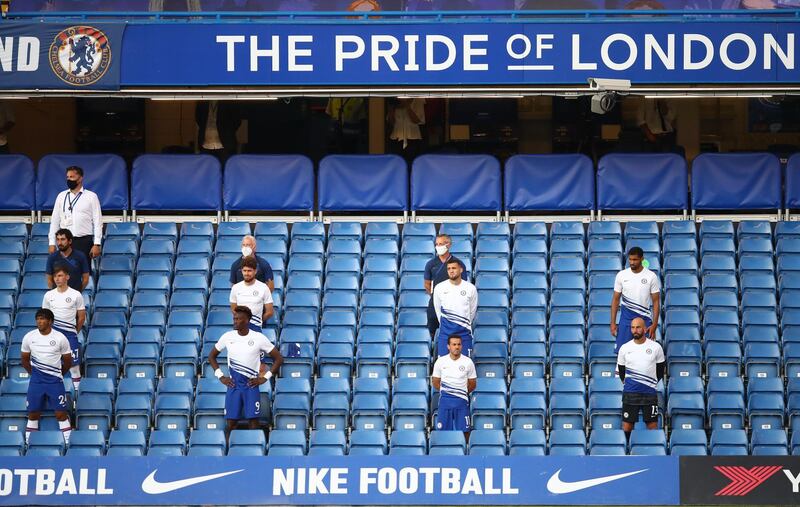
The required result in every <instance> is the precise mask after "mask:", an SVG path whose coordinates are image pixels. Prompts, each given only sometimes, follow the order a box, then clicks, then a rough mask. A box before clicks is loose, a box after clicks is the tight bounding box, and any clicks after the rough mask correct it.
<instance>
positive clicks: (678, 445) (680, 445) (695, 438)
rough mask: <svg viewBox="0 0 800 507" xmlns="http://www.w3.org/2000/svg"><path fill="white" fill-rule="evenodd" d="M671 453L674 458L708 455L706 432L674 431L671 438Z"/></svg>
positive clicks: (700, 430)
mask: <svg viewBox="0 0 800 507" xmlns="http://www.w3.org/2000/svg"><path fill="white" fill-rule="evenodd" d="M669 453H670V454H671V455H673V456H706V455H708V441H707V440H706V432H705V430H702V429H695V430H682V429H675V430H673V431H672V434H671V435H670V438H669Z"/></svg>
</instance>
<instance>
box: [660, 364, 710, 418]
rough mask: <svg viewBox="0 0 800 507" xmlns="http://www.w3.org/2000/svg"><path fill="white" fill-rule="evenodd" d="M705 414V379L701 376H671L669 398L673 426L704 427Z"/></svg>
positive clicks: (668, 412) (669, 410) (669, 411)
mask: <svg viewBox="0 0 800 507" xmlns="http://www.w3.org/2000/svg"><path fill="white" fill-rule="evenodd" d="M705 414H706V406H705V400H704V398H703V381H702V380H701V379H700V378H699V377H675V378H671V379H670V382H669V387H668V400H667V415H668V416H669V418H670V421H671V426H672V427H673V428H680V429H685V430H690V429H700V428H703V427H705Z"/></svg>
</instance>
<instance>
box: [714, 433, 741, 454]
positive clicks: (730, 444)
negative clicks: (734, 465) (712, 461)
mask: <svg viewBox="0 0 800 507" xmlns="http://www.w3.org/2000/svg"><path fill="white" fill-rule="evenodd" d="M710 448H711V455H712V456H747V455H748V454H749V444H748V441H747V433H746V432H745V430H743V429H715V430H713V431H712V432H711V442H710Z"/></svg>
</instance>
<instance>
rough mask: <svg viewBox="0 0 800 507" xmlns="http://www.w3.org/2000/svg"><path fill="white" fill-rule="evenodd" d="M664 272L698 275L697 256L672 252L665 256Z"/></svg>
mask: <svg viewBox="0 0 800 507" xmlns="http://www.w3.org/2000/svg"><path fill="white" fill-rule="evenodd" d="M664 273H665V274H678V275H694V276H697V274H698V265H697V257H696V256H694V255H693V254H672V255H670V256H668V257H665V258H664Z"/></svg>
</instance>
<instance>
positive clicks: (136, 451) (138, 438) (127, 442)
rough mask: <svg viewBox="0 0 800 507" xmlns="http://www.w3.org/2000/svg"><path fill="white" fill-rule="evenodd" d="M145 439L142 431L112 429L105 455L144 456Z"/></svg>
mask: <svg viewBox="0 0 800 507" xmlns="http://www.w3.org/2000/svg"><path fill="white" fill-rule="evenodd" d="M146 449H147V440H146V437H145V434H144V432H143V431H131V430H113V431H112V432H111V435H110V436H109V437H108V450H107V451H106V456H144V454H145V450H146Z"/></svg>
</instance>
